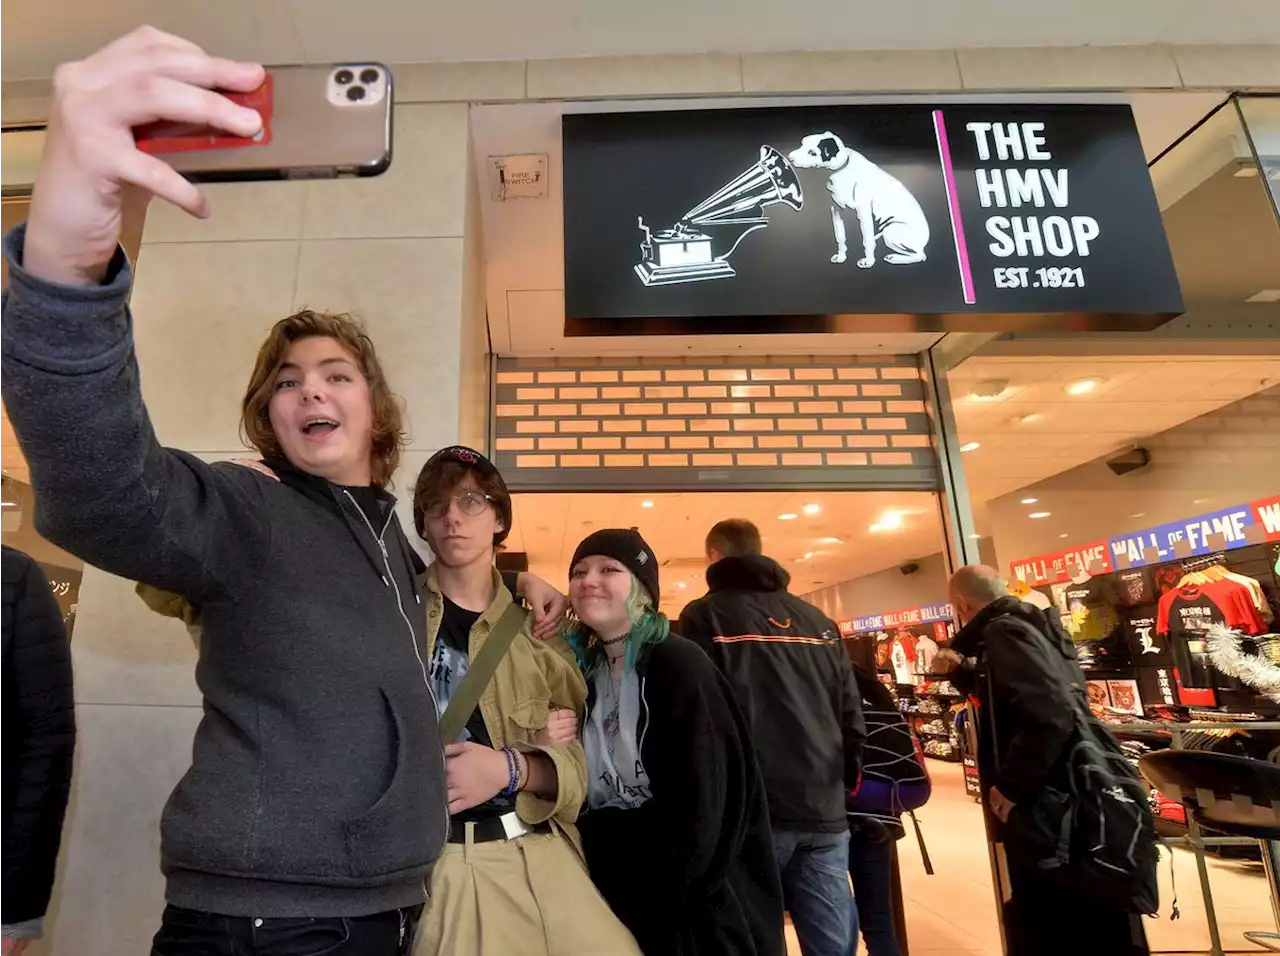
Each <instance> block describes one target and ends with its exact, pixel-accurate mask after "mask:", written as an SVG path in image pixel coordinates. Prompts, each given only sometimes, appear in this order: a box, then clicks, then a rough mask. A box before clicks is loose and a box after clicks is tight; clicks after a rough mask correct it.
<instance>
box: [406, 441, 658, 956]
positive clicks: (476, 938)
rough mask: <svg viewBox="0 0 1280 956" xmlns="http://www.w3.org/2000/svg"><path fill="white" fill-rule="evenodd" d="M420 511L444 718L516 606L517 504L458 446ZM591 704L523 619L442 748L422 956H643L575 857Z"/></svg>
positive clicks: (570, 671)
mask: <svg viewBox="0 0 1280 956" xmlns="http://www.w3.org/2000/svg"><path fill="white" fill-rule="evenodd" d="M413 506H414V525H415V527H416V528H417V530H418V534H419V535H421V536H422V537H423V538H424V539H425V540H426V542H427V544H428V545H430V547H431V551H432V553H433V554H434V555H435V560H434V561H433V562H432V564H431V566H430V568H429V569H428V571H427V581H426V588H425V590H424V592H423V600H424V602H425V603H426V611H427V649H428V654H429V658H428V659H429V662H430V674H431V682H432V686H433V688H434V690H435V696H436V700H437V701H439V705H440V710H441V713H442V714H443V713H445V712H446V710H447V708H448V707H449V704H450V702H451V701H452V700H453V699H454V695H455V694H457V693H458V691H459V688H460V686H461V685H462V683H463V681H464V679H465V677H466V676H467V674H468V672H469V671H470V669H471V665H472V662H473V661H476V660H477V659H478V657H477V655H480V654H481V653H482V652H483V649H484V647H485V644H486V642H487V641H488V640H490V639H492V636H493V634H494V631H495V628H496V627H497V626H498V624H499V621H501V620H502V618H503V615H504V614H505V613H506V611H507V609H508V608H509V607H510V605H511V596H510V595H509V594H508V593H507V590H506V588H504V587H502V585H501V581H500V580H499V577H498V572H497V571H496V570H495V568H494V558H495V556H496V554H497V552H498V550H499V549H500V548H501V547H502V542H503V541H504V540H506V537H507V534H508V533H509V532H510V530H511V517H512V514H511V496H510V494H508V492H507V488H506V485H505V484H504V483H503V480H502V476H501V475H500V474H499V473H498V469H497V468H495V467H494V466H493V464H492V463H491V462H490V461H489V460H488V459H487V458H485V457H484V456H483V455H481V454H480V453H479V452H478V451H475V450H474V449H471V448H464V447H461V446H455V447H452V448H446V449H444V450H442V451H440V452H437V453H436V454H435V455H434V456H433V457H432V458H431V460H430V461H428V462H427V464H426V467H424V468H423V469H422V473H421V474H420V475H419V476H418V481H417V485H416V487H415V488H414V494H413ZM586 696H587V689H586V685H585V684H584V683H583V680H582V676H581V675H580V674H579V673H578V669H577V667H576V666H575V664H574V658H573V654H572V652H571V651H570V650H569V647H568V645H567V644H566V643H565V641H564V639H563V638H561V637H556V638H554V639H552V640H549V641H540V640H535V639H534V637H533V634H532V632H531V631H530V629H529V625H528V623H527V621H526V623H524V624H523V625H522V626H521V629H520V631H519V633H517V634H516V635H515V637H514V639H513V640H512V642H511V645H510V646H509V647H508V648H507V650H506V651H505V653H504V654H503V656H502V658H501V659H500V660H499V662H498V665H497V669H496V670H495V671H494V672H493V675H492V676H491V677H490V678H489V679H488V682H487V684H486V686H485V688H484V690H483V692H482V693H481V694H480V697H479V703H478V704H477V705H476V706H475V708H474V710H472V712H471V713H470V714H469V715H468V717H467V720H466V726H465V729H464V730H463V731H462V733H461V736H460V737H459V738H458V739H457V740H446V741H445V758H446V761H447V784H448V801H449V813H450V814H451V816H452V824H453V825H452V827H451V829H450V834H449V843H448V845H447V846H446V847H445V849H444V853H443V854H442V855H441V857H440V859H439V861H438V862H437V863H436V866H435V870H434V872H433V873H432V875H431V892H430V902H429V903H428V905H427V911H426V914H425V916H424V917H423V923H422V929H421V933H420V938H419V940H418V943H417V946H416V948H415V952H416V953H417V954H418V956H437V954H440V956H510V954H512V953H520V954H527V956H561V954H563V956H578V954H580V953H592V954H600V956H614V954H616V956H638V954H639V951H638V950H637V948H636V944H635V941H634V940H633V939H632V938H631V934H630V933H628V932H627V930H626V928H625V927H623V925H622V924H621V923H619V922H618V920H617V919H616V918H615V917H614V915H613V913H612V912H610V910H609V906H608V904H607V903H605V901H604V900H603V899H601V897H600V894H599V893H598V892H597V891H596V889H595V887H594V886H593V885H592V883H591V878H590V876H588V875H587V869H586V866H585V864H584V862H583V857H582V853H581V850H580V849H579V844H578V833H577V830H576V828H575V823H576V821H577V818H578V810H579V808H580V807H581V805H582V801H583V798H584V797H585V795H586V784H587V781H586V769H585V760H584V757H583V753H582V744H581V743H579V742H578V739H577V730H578V721H577V714H578V712H579V711H580V710H581V709H582V707H583V705H584V703H585V702H586ZM469 703H470V698H468V699H467V701H465V702H464V704H463V706H467V705H469Z"/></svg>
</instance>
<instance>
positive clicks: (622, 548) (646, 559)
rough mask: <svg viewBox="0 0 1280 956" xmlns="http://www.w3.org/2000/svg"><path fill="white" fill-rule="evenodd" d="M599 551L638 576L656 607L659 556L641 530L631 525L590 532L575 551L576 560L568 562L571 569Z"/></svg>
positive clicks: (574, 558)
mask: <svg viewBox="0 0 1280 956" xmlns="http://www.w3.org/2000/svg"><path fill="white" fill-rule="evenodd" d="M593 554H598V555H602V556H604V557H606V558H613V559H614V560H615V561H618V562H620V563H621V564H622V566H623V567H625V568H626V569H627V570H628V571H630V572H631V573H632V574H634V575H635V576H636V580H637V581H639V582H640V585H641V586H642V587H643V588H644V589H645V590H646V591H648V592H649V597H651V598H652V599H653V606H654V607H655V608H657V606H658V594H659V592H658V559H657V557H656V556H655V555H654V553H653V549H652V548H650V547H649V545H648V544H647V543H646V542H645V540H644V538H642V537H640V532H638V531H633V530H631V529H630V528H601V529H600V530H599V531H596V532H594V533H593V534H589V535H587V537H586V538H584V539H583V541H582V544H580V545H578V550H577V551H575V552H573V560H572V561H570V562H569V572H570V573H571V574H572V573H573V569H574V567H575V566H576V565H577V563H578V562H579V561H581V560H582V559H583V558H585V557H588V556H589V555H593Z"/></svg>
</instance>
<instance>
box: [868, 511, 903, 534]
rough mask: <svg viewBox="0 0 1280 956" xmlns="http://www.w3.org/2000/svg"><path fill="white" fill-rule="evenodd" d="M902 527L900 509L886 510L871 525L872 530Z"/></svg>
mask: <svg viewBox="0 0 1280 956" xmlns="http://www.w3.org/2000/svg"><path fill="white" fill-rule="evenodd" d="M901 527H902V512H901V511H886V512H885V513H884V514H882V515H881V516H880V520H879V521H877V522H876V523H875V524H873V525H872V526H871V530H872V531H897V530H898V529H899V528H901Z"/></svg>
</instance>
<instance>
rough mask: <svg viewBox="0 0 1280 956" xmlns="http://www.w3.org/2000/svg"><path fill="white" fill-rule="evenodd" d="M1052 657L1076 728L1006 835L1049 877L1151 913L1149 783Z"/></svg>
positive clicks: (1153, 839) (1153, 853) (1155, 900)
mask: <svg viewBox="0 0 1280 956" xmlns="http://www.w3.org/2000/svg"><path fill="white" fill-rule="evenodd" d="M1024 623H1025V621H1024ZM1026 630H1028V631H1035V633H1036V637H1035V638H1034V639H1036V640H1044V639H1045V638H1044V636H1043V635H1041V634H1040V633H1039V632H1038V631H1036V630H1035V628H1034V627H1030V628H1027V629H1026ZM1054 659H1055V660H1058V659H1061V660H1062V662H1063V665H1064V666H1063V668H1062V675H1063V679H1064V680H1066V681H1068V682H1069V683H1070V686H1071V688H1072V691H1073V693H1072V695H1071V699H1072V710H1073V713H1074V718H1075V731H1074V733H1073V734H1072V737H1071V739H1070V740H1069V741H1068V743H1067V746H1066V750H1065V751H1064V754H1063V758H1062V760H1061V762H1060V764H1059V771H1060V772H1058V773H1056V774H1055V776H1054V778H1053V781H1052V782H1051V783H1050V784H1048V785H1046V786H1045V787H1044V788H1043V789H1042V790H1041V791H1040V792H1039V793H1038V794H1036V796H1035V797H1033V798H1031V799H1029V800H1025V801H1023V802H1022V803H1019V804H1018V805H1017V806H1015V807H1014V809H1013V812H1012V813H1010V815H1009V828H1010V834H1011V836H1013V837H1014V838H1015V841H1016V844H1015V845H1016V846H1017V848H1018V850H1019V852H1020V854H1021V855H1024V856H1027V855H1029V856H1030V860H1031V862H1032V864H1033V865H1034V866H1035V867H1036V868H1037V869H1038V870H1040V871H1041V872H1043V873H1045V874H1046V875H1047V876H1049V877H1050V878H1052V879H1055V880H1058V881H1059V882H1062V883H1064V884H1066V885H1069V886H1072V887H1074V888H1075V889H1077V890H1078V891H1080V892H1081V893H1083V894H1084V895H1086V896H1088V897H1090V898H1091V899H1093V900H1095V901H1097V902H1099V903H1103V904H1106V905H1107V906H1113V907H1114V906H1116V905H1117V904H1120V905H1123V906H1124V907H1125V908H1127V909H1128V910H1129V911H1130V912H1133V913H1139V914H1143V915H1154V914H1155V913H1156V912H1157V911H1158V910H1159V906H1160V896H1159V889H1158V886H1157V884H1156V864H1157V861H1158V860H1157V852H1158V851H1157V844H1158V841H1159V838H1158V837H1157V836H1156V832H1155V820H1154V818H1153V817H1152V814H1151V807H1150V803H1149V791H1148V788H1147V787H1146V786H1145V785H1144V784H1143V782H1142V780H1141V778H1140V777H1139V776H1138V772H1137V770H1136V769H1134V767H1133V765H1132V764H1130V763H1129V761H1128V759H1127V758H1126V757H1125V755H1124V752H1123V751H1122V750H1121V748H1120V745H1119V743H1118V742H1117V741H1116V738H1115V737H1114V735H1112V733H1111V731H1110V730H1109V729H1108V728H1107V726H1106V725H1105V724H1103V723H1102V722H1101V721H1100V720H1098V719H1097V718H1096V717H1094V715H1093V713H1092V712H1091V711H1090V710H1089V704H1088V698H1087V696H1086V694H1085V691H1084V689H1083V688H1082V687H1080V686H1079V682H1078V681H1077V680H1075V679H1074V676H1073V675H1072V674H1071V673H1070V672H1069V667H1068V666H1067V665H1070V668H1074V662H1073V661H1070V660H1068V659H1067V658H1065V657H1061V655H1057V656H1055V658H1054ZM988 680H989V678H988ZM989 694H990V688H989V687H988V695H989ZM990 699H991V698H990V696H988V700H990ZM993 728H994V716H993ZM997 753H998V750H997Z"/></svg>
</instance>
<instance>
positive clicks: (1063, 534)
mask: <svg viewBox="0 0 1280 956" xmlns="http://www.w3.org/2000/svg"><path fill="white" fill-rule="evenodd" d="M1058 537H1059V538H1066V537H1070V536H1069V535H1068V534H1067V533H1066V532H1065V531H1064V532H1062V534H1060V535H1058Z"/></svg>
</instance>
